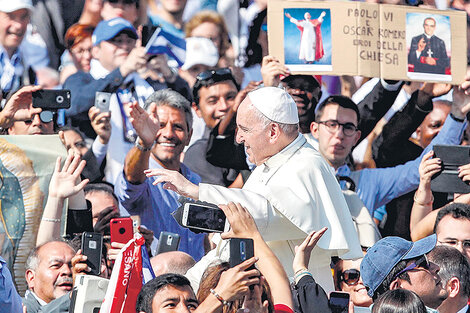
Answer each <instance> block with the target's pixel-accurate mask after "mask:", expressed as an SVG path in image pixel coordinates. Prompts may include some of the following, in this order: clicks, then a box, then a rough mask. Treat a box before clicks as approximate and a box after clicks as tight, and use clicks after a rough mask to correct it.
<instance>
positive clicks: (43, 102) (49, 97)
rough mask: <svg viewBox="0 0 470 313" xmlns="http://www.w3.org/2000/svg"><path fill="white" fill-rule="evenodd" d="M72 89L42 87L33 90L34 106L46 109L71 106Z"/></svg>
mask: <svg viewBox="0 0 470 313" xmlns="http://www.w3.org/2000/svg"><path fill="white" fill-rule="evenodd" d="M70 97H71V96H70V90H68V89H62V90H55V89H41V90H38V91H35V92H33V107H35V108H42V109H45V110H57V109H68V108H70Z"/></svg>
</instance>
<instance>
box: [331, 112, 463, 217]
mask: <svg viewBox="0 0 470 313" xmlns="http://www.w3.org/2000/svg"><path fill="white" fill-rule="evenodd" d="M465 127H466V123H461V122H457V121H456V120H454V119H453V118H452V117H451V116H450V115H449V116H447V119H446V121H445V123H444V125H443V126H442V129H441V131H440V132H439V134H438V135H437V136H436V137H435V138H434V139H433V140H432V141H431V143H430V144H429V145H428V146H427V147H426V148H425V149H424V151H423V152H422V153H421V155H420V156H419V157H418V158H416V159H414V160H412V161H408V162H406V163H405V164H401V165H397V166H395V167H387V168H366V169H362V170H359V171H354V172H351V170H350V169H349V168H348V167H347V165H343V166H341V167H340V168H338V170H337V173H339V174H340V175H346V176H350V177H351V178H352V179H353V180H354V182H355V183H356V193H357V194H358V195H359V198H361V200H362V202H364V205H365V206H366V207H367V208H368V209H369V212H370V213H371V215H372V214H373V212H374V211H375V210H376V209H377V208H379V207H380V206H382V205H384V204H387V203H388V202H390V201H392V200H393V199H395V198H397V197H399V196H401V195H403V194H405V193H408V192H410V191H412V190H414V189H416V188H418V185H419V171H418V168H419V164H420V163H421V158H422V157H423V156H424V155H425V154H426V153H428V151H429V150H431V149H432V147H433V146H434V145H442V144H446V145H458V144H460V139H461V137H462V133H463V131H464V130H465ZM399 149H400V147H397V153H399V152H400V150H399ZM372 216H373V215H372Z"/></svg>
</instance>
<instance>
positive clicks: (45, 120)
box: [24, 111, 55, 124]
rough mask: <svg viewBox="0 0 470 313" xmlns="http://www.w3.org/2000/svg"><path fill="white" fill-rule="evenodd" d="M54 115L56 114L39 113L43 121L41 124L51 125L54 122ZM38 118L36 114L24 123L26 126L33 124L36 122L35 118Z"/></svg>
mask: <svg viewBox="0 0 470 313" xmlns="http://www.w3.org/2000/svg"><path fill="white" fill-rule="evenodd" d="M54 113H55V112H52V111H42V112H41V113H39V119H40V120H41V122H43V123H50V122H52V120H53V119H54ZM35 116H36V114H34V115H33V116H32V117H31V119H30V120H26V121H24V122H25V124H31V123H32V122H33V120H34V117H35Z"/></svg>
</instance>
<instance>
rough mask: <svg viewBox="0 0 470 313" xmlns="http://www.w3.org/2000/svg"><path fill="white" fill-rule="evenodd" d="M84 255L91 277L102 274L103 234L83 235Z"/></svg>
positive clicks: (88, 233)
mask: <svg viewBox="0 0 470 313" xmlns="http://www.w3.org/2000/svg"><path fill="white" fill-rule="evenodd" d="M81 248H82V254H83V255H86V256H87V260H86V264H87V265H88V266H89V267H90V269H91V271H90V272H89V274H91V275H99V274H100V273H101V257H102V248H103V235H102V234H101V233H91V232H84V233H83V234H82V247H81Z"/></svg>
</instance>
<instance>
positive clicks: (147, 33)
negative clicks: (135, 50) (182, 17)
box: [142, 25, 158, 47]
mask: <svg viewBox="0 0 470 313" xmlns="http://www.w3.org/2000/svg"><path fill="white" fill-rule="evenodd" d="M157 28H158V27H157V26H154V25H144V26H142V46H143V47H145V46H147V44H148V42H149V40H150V38H152V35H153V33H154V32H155V31H156V30H157Z"/></svg>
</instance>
